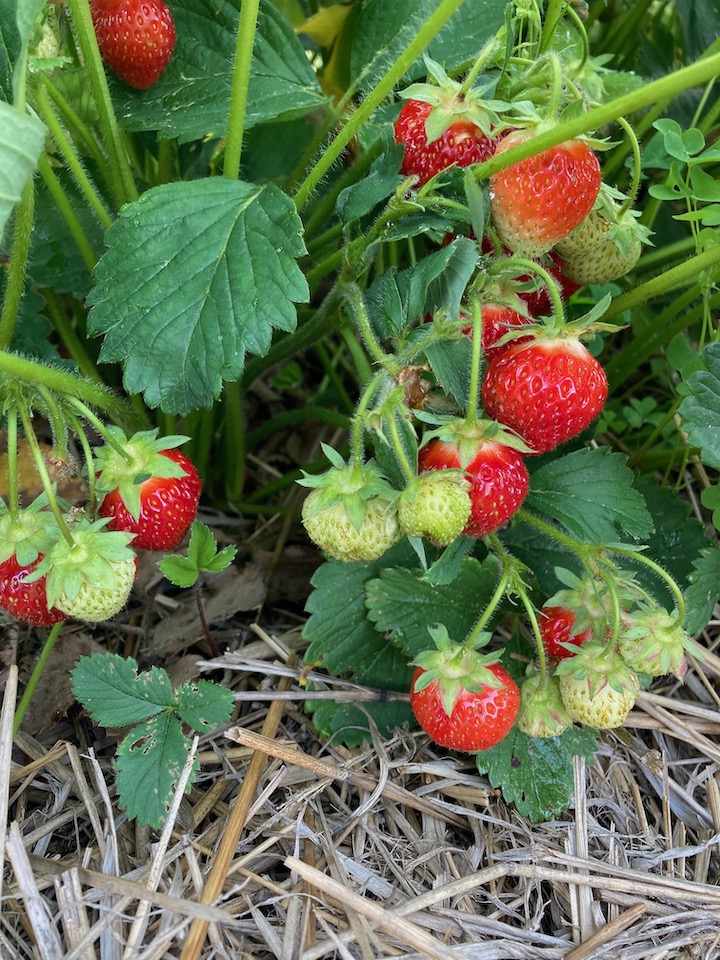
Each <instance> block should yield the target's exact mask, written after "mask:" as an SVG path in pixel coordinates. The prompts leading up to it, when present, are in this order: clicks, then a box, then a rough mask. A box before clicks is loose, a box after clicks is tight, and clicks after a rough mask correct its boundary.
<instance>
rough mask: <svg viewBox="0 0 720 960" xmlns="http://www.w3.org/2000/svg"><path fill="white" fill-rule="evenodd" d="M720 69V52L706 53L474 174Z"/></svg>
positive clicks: (679, 90) (492, 160)
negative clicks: (706, 55) (702, 57)
mask: <svg viewBox="0 0 720 960" xmlns="http://www.w3.org/2000/svg"><path fill="white" fill-rule="evenodd" d="M718 72H720V54H715V55H714V56H712V57H707V58H705V59H704V60H698V61H696V62H695V63H692V64H690V66H687V67H682V68H681V69H680V70H676V71H674V72H673V73H670V74H667V76H664V77H660V79H658V80H653V81H652V82H651V83H647V84H645V85H644V86H642V87H638V89H637V90H632V91H631V92H630V93H626V94H623V96H621V97H616V98H615V99H614V100H610V101H608V103H604V104H602V105H601V106H599V107H594V108H593V109H592V110H588V111H587V113H583V114H581V115H580V116H577V117H573V118H571V119H569V120H564V121H563V122H562V123H559V124H557V125H556V126H554V127H553V128H552V129H551V130H546V131H545V132H543V133H539V134H537V135H536V136H534V137H532V138H531V139H530V140H526V141H524V142H523V143H520V144H518V145H517V146H516V147H512V148H511V149H509V150H505V151H503V152H502V153H499V154H495V156H493V157H490V159H489V160H485V161H484V162H483V163H481V164H478V166H477V167H476V168H475V171H474V172H475V176H476V177H477V179H478V180H487V178H488V177H490V176H492V175H493V174H495V173H497V172H498V171H499V170H505V169H506V167H511V166H512V165H513V164H514V163H519V162H520V161H521V160H526V159H527V158H528V157H531V156H534V155H535V154H537V153H542V152H543V151H544V150H549V149H550V147H556V146H557V145H558V144H559V143H563V142H564V141H565V140H572V139H573V138H575V137H578V136H580V135H581V134H584V133H590V132H591V131H593V130H597V129H598V128H600V127H603V126H605V125H606V124H608V123H612V122H613V121H615V120H617V119H618V117H623V116H626V115H627V114H631V113H634V112H635V111H637V110H642V109H643V108H645V107H648V106H650V105H651V104H653V103H655V102H656V101H657V100H661V99H663V98H664V97H674V96H676V95H677V94H679V93H682V91H683V90H687V89H689V88H690V87H694V86H697V85H698V84H701V83H706V82H707V81H708V80H711V79H712V78H713V77H715V76H717V74H718Z"/></svg>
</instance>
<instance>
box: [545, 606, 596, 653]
mask: <svg viewBox="0 0 720 960" xmlns="http://www.w3.org/2000/svg"><path fill="white" fill-rule="evenodd" d="M576 619H577V618H576V616H575V612H574V611H573V610H569V609H568V608H567V607H543V608H542V610H541V611H540V616H539V617H538V624H539V626H540V635H541V637H542V642H543V646H544V647H545V653H547V655H548V656H549V657H555V658H556V659H558V660H564V659H565V658H566V657H573V656H575V652H574V651H573V650H568V648H567V647H565V646H563V644H572V645H573V646H574V647H577V648H578V649H580V647H581V646H582V645H583V644H584V643H585V642H586V641H588V640H590V638H591V637H592V627H586V628H585V629H584V630H580V631H578V632H577V633H575V632H573V628H574V627H575V621H576Z"/></svg>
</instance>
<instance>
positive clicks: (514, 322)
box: [463, 303, 532, 360]
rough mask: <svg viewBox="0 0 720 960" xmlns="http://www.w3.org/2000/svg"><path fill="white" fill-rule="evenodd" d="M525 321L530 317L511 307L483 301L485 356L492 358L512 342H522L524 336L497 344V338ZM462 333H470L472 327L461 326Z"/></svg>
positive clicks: (483, 346) (527, 321) (522, 324)
mask: <svg viewBox="0 0 720 960" xmlns="http://www.w3.org/2000/svg"><path fill="white" fill-rule="evenodd" d="M527 323H532V318H531V317H524V316H523V315H522V314H521V313H518V312H517V310H513V309H512V307H508V306H505V304H502V303H484V304H483V305H482V348H483V353H484V354H485V357H486V358H487V359H488V360H492V358H493V357H499V356H500V355H501V354H503V353H504V352H505V351H506V350H507V349H508V347H510V346H512V345H513V344H515V343H523V342H524V341H525V339H526V338H525V337H518V339H517V340H509V341H508V342H507V343H504V344H502V345H501V346H499V347H498V346H497V342H498V340H500V338H501V337H504V336H505V334H506V333H507V332H508V331H509V330H510V329H512V328H513V327H522V326H524V325H525V324H527ZM463 333H469V334H470V335H472V327H466V328H463Z"/></svg>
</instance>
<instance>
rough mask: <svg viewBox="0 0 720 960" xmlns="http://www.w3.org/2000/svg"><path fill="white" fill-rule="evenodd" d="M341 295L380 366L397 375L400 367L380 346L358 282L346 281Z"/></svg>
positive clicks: (371, 353)
mask: <svg viewBox="0 0 720 960" xmlns="http://www.w3.org/2000/svg"><path fill="white" fill-rule="evenodd" d="M340 295H341V296H342V298H343V302H344V304H345V305H346V306H347V307H349V308H350V309H349V312H350V315H351V316H352V319H353V320H354V321H355V323H356V325H357V327H358V328H359V330H360V334H361V336H362V338H363V340H364V341H365V346H366V347H367V349H368V352H369V353H370V356H371V357H372V358H373V360H374V361H375V363H377V364H378V366H381V367H385V369H386V370H387V371H388V373H389V374H390V375H391V376H397V374H398V372H399V371H398V367H397V364H396V363H395V361H394V359H393V357H392V356H391V355H390V354H387V353H385V351H384V350H383V348H382V347H381V346H380V343H379V342H378V339H377V337H376V336H375V331H374V330H373V328H372V325H371V324H370V318H369V317H368V312H367V306H366V304H365V298H364V297H363V295H362V291H361V290H360V287H359V286H358V285H357V284H356V283H344V284H343V285H342V286H341V287H340Z"/></svg>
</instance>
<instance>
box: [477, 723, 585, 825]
mask: <svg viewBox="0 0 720 960" xmlns="http://www.w3.org/2000/svg"><path fill="white" fill-rule="evenodd" d="M596 749H597V734H596V732H595V731H594V730H585V729H582V728H580V727H570V728H569V729H568V730H566V731H565V732H564V733H563V734H562V735H561V736H559V737H549V738H547V739H538V738H535V737H528V736H527V734H525V733H521V732H520V730H518V729H517V727H514V728H513V729H512V730H511V731H510V733H509V734H508V736H507V737H505V739H504V740H502V741H501V742H500V743H499V744H498V745H497V746H495V747H491V749H490V750H483V751H481V752H480V753H478V754H477V755H476V761H477V767H478V770H479V771H480V773H482V774H485V775H486V776H487V777H488V778H489V780H490V783H491V784H492V785H493V787H500V788H501V789H502V792H503V797H504V798H505V800H506V801H507V802H508V803H514V804H515V807H516V808H517V811H518V813H519V814H520V815H521V816H523V817H527V818H528V819H529V820H531V821H532V822H533V823H540V822H541V821H543V820H549V819H551V818H552V817H554V816H556V815H557V814H559V813H562V812H563V811H564V810H567V808H568V807H569V806H570V802H571V799H572V793H573V786H574V775H573V757H574V756H581V757H585V759H586V760H591V759H592V758H593V756H594V755H595V751H596Z"/></svg>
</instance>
